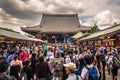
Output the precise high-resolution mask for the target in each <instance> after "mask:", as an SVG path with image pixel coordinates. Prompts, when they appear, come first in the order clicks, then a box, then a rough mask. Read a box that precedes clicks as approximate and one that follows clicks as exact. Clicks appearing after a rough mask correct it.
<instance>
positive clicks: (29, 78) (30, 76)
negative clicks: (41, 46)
mask: <svg viewBox="0 0 120 80" xmlns="http://www.w3.org/2000/svg"><path fill="white" fill-rule="evenodd" d="M30 65H31V61H30V60H26V61H25V66H24V72H25V73H26V77H27V79H26V78H24V80H34V79H33V77H34V76H33V73H32V68H31V67H30Z"/></svg>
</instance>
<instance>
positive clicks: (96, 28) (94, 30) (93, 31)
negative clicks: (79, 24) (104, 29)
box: [90, 24, 100, 34]
mask: <svg viewBox="0 0 120 80" xmlns="http://www.w3.org/2000/svg"><path fill="white" fill-rule="evenodd" d="M98 31H100V29H99V28H98V26H97V25H96V24H94V26H93V27H92V28H91V30H90V33H91V34H93V33H95V32H98Z"/></svg>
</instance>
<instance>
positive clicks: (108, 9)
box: [0, 0, 120, 32]
mask: <svg viewBox="0 0 120 80" xmlns="http://www.w3.org/2000/svg"><path fill="white" fill-rule="evenodd" d="M42 13H48V14H76V13H77V14H78V17H79V21H80V24H82V25H85V26H93V25H94V24H95V23H96V24H97V25H98V26H99V28H100V29H104V28H106V27H109V26H111V25H113V24H114V23H115V22H116V23H120V0H0V27H4V28H10V29H13V30H15V31H18V32H21V29H20V27H26V26H35V25H39V24H40V21H41V17H42Z"/></svg>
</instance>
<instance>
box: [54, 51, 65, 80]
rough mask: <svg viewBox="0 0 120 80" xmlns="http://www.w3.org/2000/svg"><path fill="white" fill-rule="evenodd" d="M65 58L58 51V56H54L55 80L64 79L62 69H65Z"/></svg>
mask: <svg viewBox="0 0 120 80" xmlns="http://www.w3.org/2000/svg"><path fill="white" fill-rule="evenodd" d="M63 63H64V58H62V57H60V54H59V53H56V57H55V58H54V65H53V67H54V74H53V75H54V78H55V79H54V80H61V79H62V75H63V72H62V69H63Z"/></svg>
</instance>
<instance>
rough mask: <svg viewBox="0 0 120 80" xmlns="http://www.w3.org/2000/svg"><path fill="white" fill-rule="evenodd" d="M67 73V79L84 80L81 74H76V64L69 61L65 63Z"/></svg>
mask: <svg viewBox="0 0 120 80" xmlns="http://www.w3.org/2000/svg"><path fill="white" fill-rule="evenodd" d="M64 67H65V70H66V73H67V74H68V78H67V79H66V80H82V79H81V77H80V76H79V75H76V74H75V69H76V64H74V63H72V62H71V63H68V64H64Z"/></svg>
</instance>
